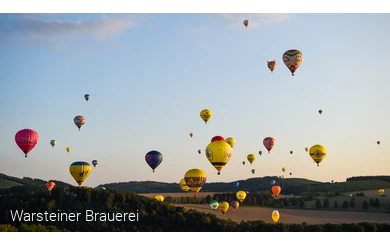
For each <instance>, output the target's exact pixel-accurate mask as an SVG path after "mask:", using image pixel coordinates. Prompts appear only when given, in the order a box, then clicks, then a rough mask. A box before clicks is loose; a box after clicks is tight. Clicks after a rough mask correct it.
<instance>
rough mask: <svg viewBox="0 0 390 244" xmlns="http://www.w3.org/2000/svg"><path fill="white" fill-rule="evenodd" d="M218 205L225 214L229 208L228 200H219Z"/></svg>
mask: <svg viewBox="0 0 390 244" xmlns="http://www.w3.org/2000/svg"><path fill="white" fill-rule="evenodd" d="M218 207H219V209H220V210H221V212H222V213H223V214H225V213H226V212H227V211H228V210H229V207H230V205H229V203H228V202H221V203H220V204H219V206H218Z"/></svg>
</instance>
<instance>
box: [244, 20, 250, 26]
mask: <svg viewBox="0 0 390 244" xmlns="http://www.w3.org/2000/svg"><path fill="white" fill-rule="evenodd" d="M250 23H251V22H250V21H249V20H247V19H246V20H244V21H243V24H244V25H245V27H248V25H249V24H250Z"/></svg>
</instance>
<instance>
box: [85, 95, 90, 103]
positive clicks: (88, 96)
mask: <svg viewBox="0 0 390 244" xmlns="http://www.w3.org/2000/svg"><path fill="white" fill-rule="evenodd" d="M90 97H91V95H89V94H85V95H84V98H85V100H87V102H88V100H89V98H90Z"/></svg>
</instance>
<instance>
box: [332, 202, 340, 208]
mask: <svg viewBox="0 0 390 244" xmlns="http://www.w3.org/2000/svg"><path fill="white" fill-rule="evenodd" d="M333 207H334V208H339V202H338V201H337V200H334V203H333Z"/></svg>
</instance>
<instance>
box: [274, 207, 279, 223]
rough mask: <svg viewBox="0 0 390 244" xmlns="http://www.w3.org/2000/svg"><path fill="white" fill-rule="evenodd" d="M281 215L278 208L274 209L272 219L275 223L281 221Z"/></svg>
mask: <svg viewBox="0 0 390 244" xmlns="http://www.w3.org/2000/svg"><path fill="white" fill-rule="evenodd" d="M279 218H280V215H279V211H278V210H274V211H272V220H273V221H274V223H277V222H278V221H279Z"/></svg>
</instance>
